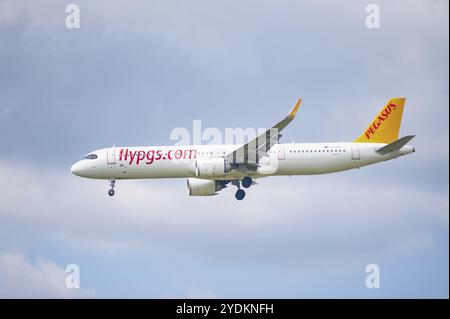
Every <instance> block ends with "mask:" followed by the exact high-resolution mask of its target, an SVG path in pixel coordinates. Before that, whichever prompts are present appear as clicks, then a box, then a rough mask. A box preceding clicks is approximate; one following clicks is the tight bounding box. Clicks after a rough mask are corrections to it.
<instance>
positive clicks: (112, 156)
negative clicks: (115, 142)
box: [107, 146, 116, 165]
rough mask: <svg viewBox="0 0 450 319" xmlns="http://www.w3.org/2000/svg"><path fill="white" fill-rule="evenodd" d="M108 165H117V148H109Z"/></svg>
mask: <svg viewBox="0 0 450 319" xmlns="http://www.w3.org/2000/svg"><path fill="white" fill-rule="evenodd" d="M107 153H108V155H107V164H108V165H115V164H116V147H115V146H113V147H111V148H108V151H107Z"/></svg>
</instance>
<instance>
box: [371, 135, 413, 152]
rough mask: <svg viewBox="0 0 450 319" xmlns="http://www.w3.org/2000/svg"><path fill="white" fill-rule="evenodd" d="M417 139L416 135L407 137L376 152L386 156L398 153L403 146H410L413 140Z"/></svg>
mask: <svg viewBox="0 0 450 319" xmlns="http://www.w3.org/2000/svg"><path fill="white" fill-rule="evenodd" d="M414 137H415V135H408V136H405V137H402V138H401V139H398V140H396V141H395V142H392V143H390V144H388V145H386V146H383V147H381V148H379V149H377V150H376V151H375V152H377V153H378V154H381V155H384V154H387V153H390V152H393V151H397V150H399V149H401V148H402V147H403V146H405V145H406V144H408V142H409V141H411V140H412V139H413V138H414Z"/></svg>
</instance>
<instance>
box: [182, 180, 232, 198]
mask: <svg viewBox="0 0 450 319" xmlns="http://www.w3.org/2000/svg"><path fill="white" fill-rule="evenodd" d="M187 187H188V189H189V195H190V196H212V195H217V193H216V192H218V191H220V190H221V189H223V188H225V187H226V185H225V184H224V183H223V182H222V181H212V180H207V179H199V178H188V179H187Z"/></svg>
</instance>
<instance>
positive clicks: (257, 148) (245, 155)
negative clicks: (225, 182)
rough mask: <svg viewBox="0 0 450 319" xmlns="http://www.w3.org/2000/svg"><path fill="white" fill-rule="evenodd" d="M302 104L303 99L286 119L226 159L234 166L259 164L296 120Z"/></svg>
mask: <svg viewBox="0 0 450 319" xmlns="http://www.w3.org/2000/svg"><path fill="white" fill-rule="evenodd" d="M301 102H302V99H299V100H298V101H297V103H296V104H295V105H294V107H293V108H292V110H291V111H290V112H289V114H288V115H287V116H286V117H285V118H284V119H282V120H281V121H280V122H278V123H277V124H275V125H274V126H273V127H272V128H270V129H268V130H266V131H265V132H264V133H262V134H260V135H258V136H257V137H255V138H254V139H252V140H250V141H249V142H247V143H246V144H244V145H242V146H240V147H239V148H237V149H236V150H234V151H233V152H231V153H229V154H228V155H226V157H225V159H226V160H227V161H228V162H230V163H232V164H241V163H243V164H258V162H259V159H260V158H261V157H262V156H264V155H267V152H268V151H269V149H270V148H271V147H272V146H273V145H274V144H277V143H278V141H279V138H280V137H281V134H280V132H281V131H282V130H283V129H284V128H285V127H286V126H287V125H288V124H289V123H291V122H292V120H293V119H294V118H295V115H296V114H297V110H298V108H299V106H300V103H301Z"/></svg>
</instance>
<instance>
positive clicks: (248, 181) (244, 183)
mask: <svg viewBox="0 0 450 319" xmlns="http://www.w3.org/2000/svg"><path fill="white" fill-rule="evenodd" d="M252 183H253V180H252V178H251V177H250V176H245V177H244V179H243V180H242V187H244V188H249V187H250V186H252Z"/></svg>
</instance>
